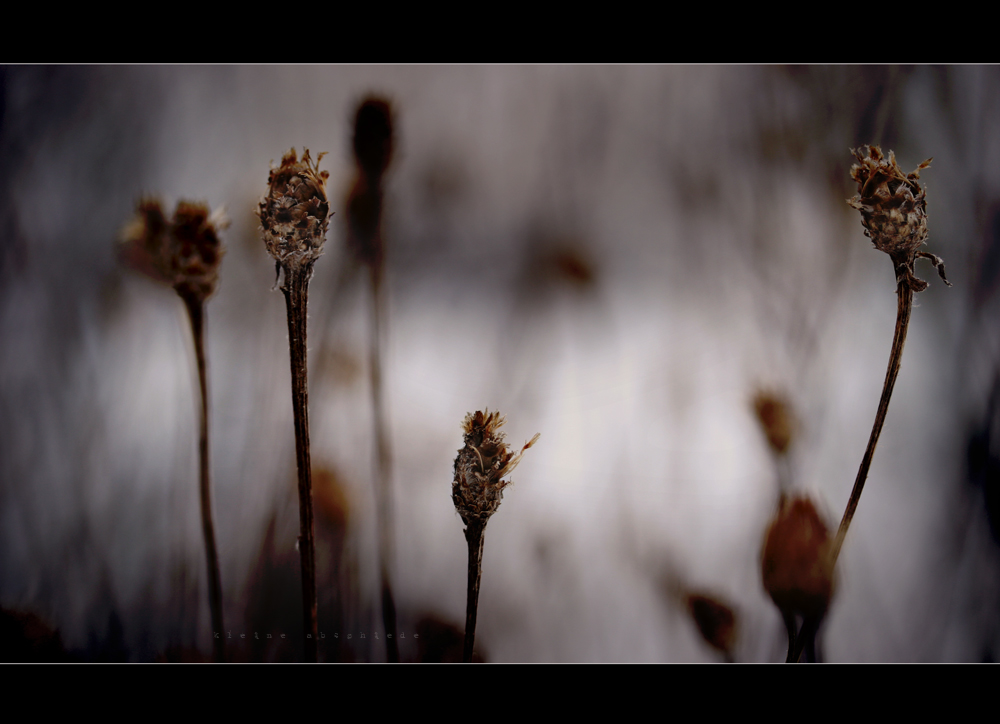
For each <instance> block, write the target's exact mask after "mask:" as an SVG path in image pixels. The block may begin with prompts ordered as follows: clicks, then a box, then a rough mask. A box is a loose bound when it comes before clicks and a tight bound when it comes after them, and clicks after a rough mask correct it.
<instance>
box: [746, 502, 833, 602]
mask: <svg viewBox="0 0 1000 724" xmlns="http://www.w3.org/2000/svg"><path fill="white" fill-rule="evenodd" d="M832 542H833V541H831V539H830V534H829V532H828V531H827V527H826V524H825V523H824V522H823V519H822V518H821V517H820V515H819V513H818V512H817V511H816V506H814V505H813V503H812V501H811V500H809V498H805V497H800V498H784V497H783V499H782V501H781V503H780V506H779V508H778V512H777V513H776V514H775V516H774V518H773V519H772V521H771V525H770V526H769V527H768V529H767V535H766V536H765V538H764V550H763V553H762V555H761V573H762V575H763V579H764V589H765V590H766V591H767V593H768V595H769V596H770V597H771V600H773V601H774V604H775V605H776V606H777V607H778V609H779V610H780V611H781V612H782V613H783V614H785V615H796V614H797V615H800V616H802V617H804V618H806V619H812V620H814V621H818V620H819V619H821V618H823V616H824V615H825V614H826V610H827V608H828V607H829V605H830V599H831V598H832V597H833V588H834V586H833V558H832V556H831V550H830V548H831V543H832Z"/></svg>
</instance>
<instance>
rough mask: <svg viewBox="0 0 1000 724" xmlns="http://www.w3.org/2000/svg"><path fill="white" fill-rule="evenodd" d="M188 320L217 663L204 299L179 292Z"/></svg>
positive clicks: (221, 642) (218, 616)
mask: <svg viewBox="0 0 1000 724" xmlns="http://www.w3.org/2000/svg"><path fill="white" fill-rule="evenodd" d="M180 297H181V299H182V300H184V306H185V307H186V308H187V312H188V317H189V318H190V320H191V335H192V336H193V337H194V356H195V359H196V361H197V364H198V384H199V387H200V389H201V410H200V412H201V414H200V415H199V431H198V460H199V462H198V489H199V494H200V497H201V531H202V534H203V535H204V537H205V558H206V560H207V563H208V603H209V608H210V609H211V611H212V649H213V652H214V655H215V660H216V661H217V662H223V661H225V653H226V652H225V638H224V636H225V629H224V627H223V623H222V575H221V574H220V572H219V551H218V548H217V547H216V544H215V523H214V522H213V520H212V480H211V477H210V472H209V471H210V468H209V459H208V373H207V369H206V368H207V363H206V361H205V302H204V301H203V299H202V298H201V297H199V296H197V295H194V294H185V293H183V292H181V293H180Z"/></svg>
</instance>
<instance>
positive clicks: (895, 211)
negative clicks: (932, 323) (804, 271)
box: [831, 146, 951, 563]
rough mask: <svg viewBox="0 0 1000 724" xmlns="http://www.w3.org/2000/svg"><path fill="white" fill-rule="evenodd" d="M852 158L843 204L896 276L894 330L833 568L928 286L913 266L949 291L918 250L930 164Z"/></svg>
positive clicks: (865, 150)
mask: <svg viewBox="0 0 1000 724" xmlns="http://www.w3.org/2000/svg"><path fill="white" fill-rule="evenodd" d="M852 153H853V154H854V156H855V157H856V158H857V159H858V163H856V164H854V165H853V166H851V178H852V179H854V180H855V181H857V183H858V193H857V195H855V196H854V197H853V198H851V199H848V201H847V203H848V204H850V205H851V206H852V207H853V208H855V209H857V210H858V211H860V212H861V223H862V225H863V226H864V227H865V236H867V237H868V238H870V239H871V240H872V243H873V244H874V245H875V248H876V249H878V250H879V251H884V252H885V253H886V254H888V255H889V258H890V259H891V260H892V264H893V268H894V269H895V271H896V297H897V307H896V329H895V331H894V333H893V338H892V350H891V352H890V354H889V367H888V370H887V371H886V373H885V383H884V385H883V386H882V397H881V399H880V400H879V404H878V411H877V412H876V414H875V424H874V426H873V427H872V432H871V436H870V437H869V439H868V447H867V448H866V449H865V454H864V456H863V457H862V459H861V467H860V468H859V469H858V476H857V478H855V481H854V489H853V490H852V491H851V497H850V499H849V500H848V502H847V508H846V510H845V511H844V517H843V519H842V520H841V522H840V529H839V530H838V531H837V536H836V538H835V539H834V541H833V547H832V550H831V556H832V562H833V563H836V560H837V557H838V556H839V555H840V549H841V547H842V546H843V544H844V538H845V536H846V535H847V529H848V527H850V525H851V519H852V518H853V517H854V511H855V510H856V509H857V507H858V500H859V499H860V498H861V491H862V489H863V488H864V485H865V480H866V479H867V477H868V469H869V468H870V467H871V462H872V456H873V455H874V454H875V446H876V445H877V444H878V438H879V434H880V433H881V432H882V425H883V423H884V422H885V416H886V413H887V412H888V410H889V398H890V397H891V396H892V388H893V386H894V385H895V384H896V377H897V375H898V374H899V366H900V361H901V360H902V357H903V345H904V344H905V343H906V330H907V327H908V326H909V323H910V312H911V310H912V308H913V294H914V293H915V292H922V291H923V290H925V289H926V288H927V282H925V281H924V280H923V279H918V278H917V277H916V276H914V273H913V265H914V263H915V262H916V260H917V259H918V258H923V259H928V260H929V261H930V262H931V263H932V264H934V266H935V267H936V268H937V271H938V274H939V275H940V276H941V279H942V280H944V283H945V284H947V285H948V286H949V287H950V286H951V283H950V282H949V281H948V279H947V277H945V273H944V262H943V261H942V260H941V258H940V257H938V256H935V255H934V254H931V253H929V252H926V251H921V250H920V248H921V247H922V246H923V245H924V243H925V241H926V240H927V198H926V191H925V189H924V188H922V187H921V186H920V184H918V183H917V179H919V178H920V172H921V171H922V170H923V169H925V168H927V167H928V166H930V163H931V160H932V159H927V160H926V161H924V162H923V163H922V164H920V165H919V166H917V168H916V170H914V171H913V172H912V173H909V174H904V173H903V171H902V170H901V169H900V168H899V165H898V164H897V163H896V157H895V154H894V153H893V152H892V151H889V157H888V159H886V158H885V157H884V156H883V155H882V150H881V149H880V148H879V147H878V146H862V147H861V148H859V149H857V150H852Z"/></svg>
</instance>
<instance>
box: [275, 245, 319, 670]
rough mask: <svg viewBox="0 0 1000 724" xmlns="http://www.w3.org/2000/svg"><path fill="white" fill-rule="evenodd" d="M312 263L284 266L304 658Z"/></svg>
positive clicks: (311, 563)
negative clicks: (296, 476)
mask: <svg viewBox="0 0 1000 724" xmlns="http://www.w3.org/2000/svg"><path fill="white" fill-rule="evenodd" d="M311 275H312V265H311V264H305V265H292V264H288V265H286V266H285V283H284V285H283V286H282V287H281V291H283V292H284V293H285V302H286V304H287V307H288V348H289V353H290V357H291V365H292V412H293V415H294V417H295V462H296V466H297V468H298V474H299V559H300V562H301V564H302V624H303V628H304V629H305V659H306V661H308V662H312V663H315V662H316V661H317V660H318V652H317V647H316V644H317V637H318V635H319V628H318V625H317V622H316V542H315V534H314V532H313V500H312V467H311V462H310V459H309V380H308V371H307V366H306V318H307V308H308V301H309V277H310V276H311Z"/></svg>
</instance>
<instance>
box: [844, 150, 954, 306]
mask: <svg viewBox="0 0 1000 724" xmlns="http://www.w3.org/2000/svg"><path fill="white" fill-rule="evenodd" d="M851 153H853V154H854V156H855V157H856V158H857V159H858V163H856V164H854V165H853V166H851V178H852V179H854V180H855V181H857V182H858V193H857V195H856V196H854V197H853V198H850V199H848V200H847V203H848V204H850V205H851V206H852V207H853V208H855V209H857V210H858V211H860V212H861V223H862V224H863V225H864V227H865V235H866V236H867V237H868V238H870V239H871V240H872V243H874V244H875V248H876V249H879V250H880V251H884V252H885V253H886V254H888V255H889V257H890V258H891V259H892V262H893V264H894V265H895V267H896V279H897V281H899V282H904V281H905V282H906V283H907V284H909V286H910V287H911V288H912V289H913V291H915V292H922V291H923V290H924V289H926V288H927V282H925V281H924V280H922V279H918V278H917V277H915V276H914V275H913V262H914V261H915V260H916V259H917V257H923V258H925V259H929V260H930V261H931V262H932V263H933V264H934V265H935V266H936V267H937V270H938V274H940V275H941V278H942V279H943V280H944V283H945V284H947V285H948V286H951V284H950V283H949V282H948V279H947V278H946V277H945V275H944V262H943V261H941V258H940V257H937V256H935V255H934V254H930V253H928V252H926V251H921V250H920V247H921V246H923V244H924V242H926V240H927V198H926V190H925V189H924V188H923V187H921V186H920V184H918V183H917V179H919V178H920V172H921V171H922V170H923V169H925V168H927V167H928V166H930V164H931V160H932V159H927V160H926V161H924V162H923V163H922V164H920V165H919V166H917V168H916V170H914V171H913V172H911V173H908V174H907V173H903V171H902V169H900V167H899V165H898V164H897V163H896V156H895V154H894V153H893V152H892V151H889V158H888V159H886V158H885V157H884V156H883V155H882V149H880V148H879V147H878V146H862V147H861V148H859V149H857V150H854V149H852V150H851Z"/></svg>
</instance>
